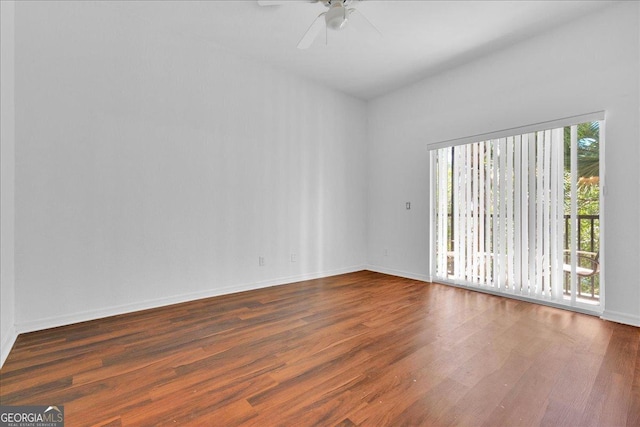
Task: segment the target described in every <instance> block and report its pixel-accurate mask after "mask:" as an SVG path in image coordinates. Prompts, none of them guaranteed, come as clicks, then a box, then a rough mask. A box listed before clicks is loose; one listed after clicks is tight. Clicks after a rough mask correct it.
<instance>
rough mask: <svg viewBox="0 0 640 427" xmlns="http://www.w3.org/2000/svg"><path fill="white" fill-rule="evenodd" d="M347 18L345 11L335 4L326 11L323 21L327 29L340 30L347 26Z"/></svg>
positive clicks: (342, 7) (339, 4)
mask: <svg viewBox="0 0 640 427" xmlns="http://www.w3.org/2000/svg"><path fill="white" fill-rule="evenodd" d="M348 16H349V14H348V13H347V9H346V8H345V7H344V6H343V5H342V4H341V3H337V4H335V5H332V6H331V9H329V10H328V11H327V14H326V15H325V16H324V20H325V22H326V24H327V28H329V29H331V30H341V29H343V28H344V27H345V25H346V24H347V18H348Z"/></svg>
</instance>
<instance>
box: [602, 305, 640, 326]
mask: <svg viewBox="0 0 640 427" xmlns="http://www.w3.org/2000/svg"><path fill="white" fill-rule="evenodd" d="M600 318H601V319H604V320H610V321H612V322H616V323H622V324H625V325H631V326H638V327H640V316H635V315H632V314H627V313H620V312H617V311H611V310H607V309H605V310H604V313H602V316H600Z"/></svg>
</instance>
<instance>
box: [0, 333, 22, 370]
mask: <svg viewBox="0 0 640 427" xmlns="http://www.w3.org/2000/svg"><path fill="white" fill-rule="evenodd" d="M16 339H18V333H17V332H16V328H15V327H13V326H12V327H11V328H9V330H8V331H6V334H2V343H1V344H0V368H2V366H3V365H4V361H5V360H7V357H8V356H9V353H10V352H11V349H12V348H13V345H14V344H15V343H16Z"/></svg>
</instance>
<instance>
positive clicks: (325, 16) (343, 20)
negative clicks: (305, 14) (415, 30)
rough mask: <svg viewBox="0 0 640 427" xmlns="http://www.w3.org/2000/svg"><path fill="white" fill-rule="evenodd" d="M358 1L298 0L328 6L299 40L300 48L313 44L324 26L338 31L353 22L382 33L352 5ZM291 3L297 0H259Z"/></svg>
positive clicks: (267, 4)
mask: <svg viewBox="0 0 640 427" xmlns="http://www.w3.org/2000/svg"><path fill="white" fill-rule="evenodd" d="M356 1H360V0H298V1H297V3H301V2H304V3H322V4H324V5H325V6H326V7H327V8H328V10H327V11H326V12H322V13H321V14H320V15H318V16H317V17H316V19H315V20H314V21H313V23H312V24H311V26H310V27H309V29H308V30H307V32H306V33H304V35H303V36H302V39H300V41H299V42H298V49H307V48H308V47H309V46H311V43H313V41H314V40H315V39H316V38H317V37H318V34H320V31H321V30H322V29H323V28H324V30H325V31H328V30H334V31H338V30H341V29H343V28H346V27H347V24H348V23H351V25H353V27H354V28H356V29H363V30H373V31H375V32H376V33H377V34H380V31H378V29H377V28H376V27H375V26H374V25H373V24H372V23H371V22H369V20H368V19H367V18H365V16H364V15H363V14H362V13H360V12H358V10H357V9H356V8H354V7H350V6H351V5H352V4H353V3H355V2H356ZM291 3H296V2H295V1H292V0H258V4H259V5H260V6H274V5H282V4H291Z"/></svg>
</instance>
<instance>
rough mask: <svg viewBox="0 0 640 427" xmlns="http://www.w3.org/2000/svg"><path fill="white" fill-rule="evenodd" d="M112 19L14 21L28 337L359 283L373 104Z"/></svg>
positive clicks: (70, 5)
mask: <svg viewBox="0 0 640 427" xmlns="http://www.w3.org/2000/svg"><path fill="white" fill-rule="evenodd" d="M119 4H120V5H122V3H110V4H107V3H101V2H91V3H89V4H87V3H83V2H64V3H62V2H38V3H34V2H21V3H19V4H18V5H17V6H16V94H17V95H16V129H17V130H16V141H17V145H16V301H17V302H16V313H17V314H16V323H17V327H18V331H19V332H22V331H28V330H34V329H40V328H44V327H50V326H54V325H59V324H65V323H71V322H75V321H78V320H84V319H90V318H96V317H100V316H104V315H109V314H113V313H117V312H124V311H129V310H135V309H140V308H144V307H152V306H157V305H160V304H167V303H171V302H176V301H183V300H188V299H193V298H197V297H203V296H208V295H216V294H221V293H227V292H232V291H237V290H242V289H249V288H255V287H260V286H267V285H270V284H276V283H283V282H286V281H294V280H298V279H302V278H306V277H317V276H321V275H330V274H334V273H342V272H346V271H353V270H359V269H362V267H363V265H364V264H365V261H366V181H365V179H366V159H365V158H364V157H363V156H362V153H363V152H364V151H365V150H366V145H365V144H366V140H365V138H366V117H365V114H366V106H365V104H364V102H362V101H359V100H356V99H353V98H350V97H348V96H346V95H343V94H340V93H338V92H335V91H331V90H328V89H325V88H322V87H320V86H317V85H315V84H312V83H310V82H308V81H305V80H303V79H301V78H298V77H294V76H292V75H289V74H287V73H284V72H282V71H280V70H276V69H272V68H269V67H266V66H263V65H261V64H258V63H255V62H251V61H249V60H245V59H242V58H240V57H238V56H236V55H234V54H230V53H228V52H225V51H224V50H222V49H218V48H216V47H215V46H212V45H211V43H208V42H206V41H203V40H198V39H187V38H183V36H180V35H166V34H157V33H154V32H152V31H151V30H150V27H148V25H147V23H146V22H145V21H144V20H142V19H139V18H136V17H134V16H133V15H128V14H126V13H122V12H121V7H119V6H118V5H119ZM122 7H124V6H122ZM291 253H295V254H297V257H298V259H297V262H295V263H292V262H291V261H290V254H291ZM259 256H263V257H264V258H265V266H263V267H259V266H258V257H259Z"/></svg>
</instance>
